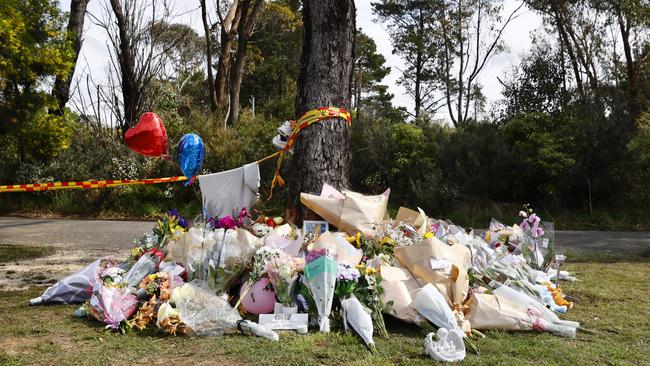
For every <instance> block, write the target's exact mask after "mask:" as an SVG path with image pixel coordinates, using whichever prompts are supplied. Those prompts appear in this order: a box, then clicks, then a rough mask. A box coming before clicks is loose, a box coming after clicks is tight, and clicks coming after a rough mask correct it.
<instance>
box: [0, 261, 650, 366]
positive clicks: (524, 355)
mask: <svg viewBox="0 0 650 366" xmlns="http://www.w3.org/2000/svg"><path fill="white" fill-rule="evenodd" d="M582 259H587V258H582ZM646 259H647V258H646ZM648 264H649V263H648V261H647V260H641V259H639V258H636V259H634V260H633V261H629V260H627V259H624V258H619V257H615V258H611V257H610V258H609V263H606V262H604V261H603V258H601V257H598V258H596V262H578V263H576V262H574V263H570V264H567V265H565V268H566V269H569V270H571V271H572V272H574V273H575V274H576V275H577V276H578V277H579V278H580V280H581V281H579V282H575V283H567V284H565V285H564V289H565V292H566V293H568V294H570V295H571V296H574V297H576V298H578V299H579V302H578V303H577V304H576V306H575V308H574V309H573V310H571V311H570V312H569V314H568V316H567V318H568V319H572V320H578V321H580V322H581V323H582V324H583V325H584V326H585V327H586V328H589V329H593V330H595V331H597V334H587V333H579V334H578V336H577V338H576V339H573V340H569V339H563V338H559V337H555V336H552V335H550V334H537V333H525V332H518V333H517V332H501V331H491V332H486V335H487V338H485V339H479V340H477V344H478V346H479V349H480V352H481V354H480V355H474V354H469V355H468V356H467V358H466V359H465V361H464V362H463V364H467V365H514V364H516V365H588V364H610V365H644V364H645V365H647V364H650V317H648V306H649V305H648V304H650V292H649V291H648V289H647V286H646V285H645V282H647V278H649V277H650V265H648ZM41 290H42V288H33V289H30V290H28V291H14V292H2V293H0V309H3V314H4V316H3V326H2V327H0V343H1V344H3V347H2V350H0V364H7V365H32V364H34V365H38V364H57V365H104V364H153V365H158V364H161V365H162V364H164V365H171V364H180V363H183V364H233V365H247V364H268V365H271V364H281V365H321V364H327V365H333V364H348V365H373V366H376V365H391V364H397V365H430V364H432V363H434V362H433V361H432V360H431V359H429V358H428V356H426V355H425V354H424V346H423V343H424V337H425V335H426V334H425V332H424V331H422V330H420V329H418V328H417V327H414V326H412V325H409V324H405V323H402V322H399V321H395V320H393V321H388V328H389V332H390V334H391V338H390V339H387V340H385V339H381V338H379V337H375V342H376V344H377V349H378V353H376V354H371V353H369V352H368V350H367V349H366V348H365V347H364V346H363V343H362V341H361V340H360V339H359V338H357V337H356V336H354V335H352V334H348V335H346V334H343V333H342V332H341V331H339V330H335V331H333V332H332V333H330V334H320V333H310V334H309V335H305V336H299V335H295V334H291V333H286V334H284V333H283V334H281V339H280V342H275V343H274V342H270V341H268V340H266V339H261V338H254V337H249V336H244V335H240V334H237V333H232V334H227V335H226V336H224V337H217V338H190V337H181V336H179V337H174V336H166V335H163V334H160V333H158V332H155V331H153V330H151V331H145V332H133V333H130V334H127V335H119V334H116V333H112V332H108V331H105V330H103V328H102V326H101V325H100V324H99V323H97V322H95V321H92V320H88V319H78V318H75V317H73V315H72V313H73V310H74V309H75V307H76V306H72V305H58V306H41V307H28V306H26V305H25V303H26V301H27V300H28V299H29V298H31V297H34V296H36V295H38V294H39V293H40V291H41ZM387 318H388V317H387ZM27 320H28V321H27Z"/></svg>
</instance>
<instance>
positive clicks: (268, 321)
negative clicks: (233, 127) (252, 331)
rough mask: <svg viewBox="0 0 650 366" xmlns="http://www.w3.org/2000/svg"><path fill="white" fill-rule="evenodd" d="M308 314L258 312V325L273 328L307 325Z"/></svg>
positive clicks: (296, 327) (292, 327) (283, 328)
mask: <svg viewBox="0 0 650 366" xmlns="http://www.w3.org/2000/svg"><path fill="white" fill-rule="evenodd" d="M308 321H309V314H260V325H263V326H265V327H267V328H268V329H273V330H292V329H299V328H303V327H307V323H308Z"/></svg>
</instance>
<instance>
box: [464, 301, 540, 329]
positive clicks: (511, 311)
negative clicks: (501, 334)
mask: <svg viewBox="0 0 650 366" xmlns="http://www.w3.org/2000/svg"><path fill="white" fill-rule="evenodd" d="M466 305H467V309H466V313H465V319H467V320H469V322H470V323H471V325H472V328H474V329H501V330H531V327H532V321H533V320H532V319H531V317H530V316H529V315H528V312H527V309H526V308H525V307H522V306H521V305H518V304H515V303H514V302H511V301H510V300H507V299H506V298H504V297H502V296H499V295H491V294H473V295H472V297H470V299H469V300H468V301H467V304H466Z"/></svg>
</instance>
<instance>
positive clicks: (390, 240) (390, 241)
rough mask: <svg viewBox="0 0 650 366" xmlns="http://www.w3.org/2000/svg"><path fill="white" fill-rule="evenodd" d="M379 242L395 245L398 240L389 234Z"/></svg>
mask: <svg viewBox="0 0 650 366" xmlns="http://www.w3.org/2000/svg"><path fill="white" fill-rule="evenodd" d="M379 244H381V245H386V244H389V245H395V244H397V242H396V241H395V240H393V239H392V238H391V237H389V236H387V237H385V238H383V239H381V241H380V242H379Z"/></svg>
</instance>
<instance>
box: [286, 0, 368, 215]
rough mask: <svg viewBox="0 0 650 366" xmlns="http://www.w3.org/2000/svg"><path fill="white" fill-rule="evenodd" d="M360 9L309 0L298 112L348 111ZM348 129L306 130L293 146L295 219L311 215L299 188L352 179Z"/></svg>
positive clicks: (337, 122) (344, 184)
mask: <svg viewBox="0 0 650 366" xmlns="http://www.w3.org/2000/svg"><path fill="white" fill-rule="evenodd" d="M355 16H356V9H355V5H354V1H353V0H305V1H304V2H303V22H304V38H303V40H304V42H303V49H302V57H301V62H300V75H299V77H298V95H297V97H296V116H297V117H298V118H299V117H300V116H302V115H303V114H304V113H305V112H307V111H309V110H311V109H314V108H318V107H340V108H346V109H348V110H349V109H350V101H351V96H352V89H351V86H352V75H353V69H354V40H355V33H356V21H355ZM350 159H351V155H350V128H349V126H348V124H347V122H345V121H343V120H341V119H333V120H323V121H320V122H318V123H314V124H312V125H311V126H309V127H307V128H305V129H304V130H302V132H301V133H300V135H299V137H298V139H297V140H296V143H295V145H294V156H293V159H292V161H291V168H290V170H291V172H290V175H289V176H290V180H289V184H290V186H289V192H290V197H291V198H290V200H291V202H290V209H289V213H288V217H289V219H290V220H292V221H294V222H300V221H301V220H302V219H303V218H310V214H308V213H307V209H306V208H304V207H301V205H300V193H301V192H318V191H320V189H321V187H322V185H323V183H329V184H331V185H332V186H334V187H336V188H339V189H343V188H348V185H349V182H350V172H349V167H350Z"/></svg>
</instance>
